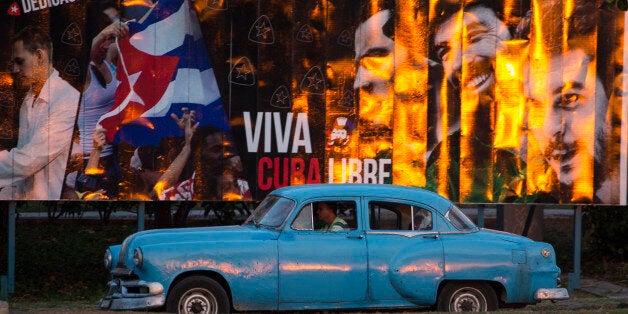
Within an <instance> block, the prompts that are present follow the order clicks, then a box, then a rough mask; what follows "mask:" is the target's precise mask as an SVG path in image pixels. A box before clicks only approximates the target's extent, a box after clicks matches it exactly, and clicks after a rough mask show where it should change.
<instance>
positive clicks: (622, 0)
mask: <svg viewBox="0 0 628 314" xmlns="http://www.w3.org/2000/svg"><path fill="white" fill-rule="evenodd" d="M604 6H605V7H606V8H610V9H613V8H617V9H619V10H622V11H628V0H606V1H605V2H604Z"/></svg>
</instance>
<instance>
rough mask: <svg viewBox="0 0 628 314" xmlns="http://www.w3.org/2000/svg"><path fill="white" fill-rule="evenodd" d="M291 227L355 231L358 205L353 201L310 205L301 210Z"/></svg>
mask: <svg viewBox="0 0 628 314" xmlns="http://www.w3.org/2000/svg"><path fill="white" fill-rule="evenodd" d="M291 227H292V229H294V230H317V231H344V230H355V229H356V228H357V220H356V203H355V202H353V201H324V202H312V203H308V204H306V205H304V206H303V207H302V208H301V210H300V211H299V214H298V215H297V217H296V218H295V219H294V221H293V222H292V225H291Z"/></svg>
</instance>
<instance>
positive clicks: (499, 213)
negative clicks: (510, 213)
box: [495, 204, 504, 231]
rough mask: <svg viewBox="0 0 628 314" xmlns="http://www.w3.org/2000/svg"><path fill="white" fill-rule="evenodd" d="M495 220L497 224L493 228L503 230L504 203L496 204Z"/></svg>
mask: <svg viewBox="0 0 628 314" xmlns="http://www.w3.org/2000/svg"><path fill="white" fill-rule="evenodd" d="M495 209H496V210H495V220H497V221H496V223H497V225H496V226H495V229H497V230H502V231H503V230H504V205H503V204H497V205H496V206H495Z"/></svg>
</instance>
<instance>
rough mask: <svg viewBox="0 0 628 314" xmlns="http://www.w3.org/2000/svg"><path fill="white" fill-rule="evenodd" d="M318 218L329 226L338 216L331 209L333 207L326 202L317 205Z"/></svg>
mask: <svg viewBox="0 0 628 314" xmlns="http://www.w3.org/2000/svg"><path fill="white" fill-rule="evenodd" d="M316 216H317V217H318V219H320V220H322V221H324V222H325V223H328V224H329V223H332V222H333V221H334V219H336V214H335V213H334V211H333V209H332V208H331V205H330V204H329V203H325V202H322V203H318V204H316Z"/></svg>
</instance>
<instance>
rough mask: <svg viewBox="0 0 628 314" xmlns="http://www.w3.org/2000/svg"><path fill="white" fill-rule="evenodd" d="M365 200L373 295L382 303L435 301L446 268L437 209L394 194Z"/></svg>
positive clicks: (371, 290)
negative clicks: (404, 199) (436, 217)
mask: <svg viewBox="0 0 628 314" xmlns="http://www.w3.org/2000/svg"><path fill="white" fill-rule="evenodd" d="M365 202H366V203H367V204H366V207H367V208H368V226H366V228H365V229H366V235H365V236H366V242H367V246H368V259H369V276H368V278H369V287H370V293H371V297H372V298H373V300H375V301H377V302H382V303H384V304H385V303H393V304H405V302H412V303H414V304H431V303H432V302H433V301H435V298H436V293H437V288H438V283H439V282H440V280H441V279H442V277H443V267H444V257H443V246H442V243H441V241H440V239H439V233H438V229H437V227H438V226H436V224H435V219H434V218H435V216H434V215H435V211H433V210H432V209H431V208H430V207H429V206H426V205H424V204H418V203H412V202H405V201H399V200H396V199H384V198H366V199H365Z"/></svg>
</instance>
